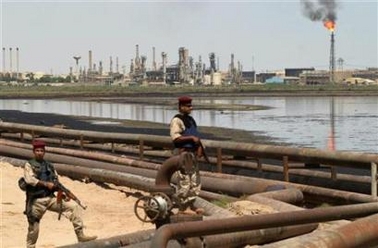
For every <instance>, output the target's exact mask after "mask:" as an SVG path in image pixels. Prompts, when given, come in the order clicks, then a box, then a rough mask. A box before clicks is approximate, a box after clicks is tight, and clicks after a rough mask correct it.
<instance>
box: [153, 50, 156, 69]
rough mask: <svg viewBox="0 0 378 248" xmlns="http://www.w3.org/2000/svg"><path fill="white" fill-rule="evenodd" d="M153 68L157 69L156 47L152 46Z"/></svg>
mask: <svg viewBox="0 0 378 248" xmlns="http://www.w3.org/2000/svg"><path fill="white" fill-rule="evenodd" d="M152 70H154V71H156V61H155V47H152Z"/></svg>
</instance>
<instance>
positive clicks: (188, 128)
mask: <svg viewBox="0 0 378 248" xmlns="http://www.w3.org/2000/svg"><path fill="white" fill-rule="evenodd" d="M178 109H179V113H178V114H177V115H175V116H174V117H173V119H172V120H171V123H170V136H171V138H172V141H173V144H174V146H175V154H182V153H184V152H185V153H186V154H185V155H184V154H182V158H183V159H182V161H181V162H180V168H179V170H178V171H177V172H176V175H177V179H178V183H177V188H176V193H175V195H174V196H175V198H176V201H177V202H178V204H179V211H180V212H182V213H188V214H202V213H203V209H201V208H196V207H195V206H194V201H195V198H196V197H197V196H198V194H199V192H200V189H201V180H200V174H199V168H198V163H197V158H199V157H202V155H203V150H202V149H203V147H202V145H201V140H200V138H199V133H198V131H197V124H196V122H195V120H194V118H193V117H192V116H190V114H191V112H192V110H193V106H192V98H190V97H188V96H182V97H179V98H178Z"/></svg>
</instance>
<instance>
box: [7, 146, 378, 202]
mask: <svg viewBox="0 0 378 248" xmlns="http://www.w3.org/2000/svg"><path fill="white" fill-rule="evenodd" d="M0 155H4V156H16V157H22V158H26V159H29V158H31V157H32V156H33V154H32V151H30V150H26V149H21V148H14V147H8V146H5V145H0ZM46 159H47V160H50V161H52V162H57V163H65V164H75V165H80V166H89V167H97V168H104V169H111V170H117V171H123V172H127V173H132V174H137V175H142V176H146V177H149V178H155V177H156V171H154V170H146V169H139V168H130V167H128V166H121V165H114V164H111V163H101V162H98V161H93V160H87V159H78V158H72V157H69V156H62V155H53V154H46ZM201 178H202V180H201V182H202V188H203V189H204V190H207V191H212V192H216V193H219V192H222V193H224V194H230V195H234V196H240V195H242V194H245V195H250V194H254V193H261V192H264V191H266V190H267V189H269V187H271V186H274V185H283V186H285V187H289V186H291V187H292V186H294V187H296V188H298V189H300V190H301V191H302V192H303V194H304V195H305V198H306V200H308V199H312V201H321V202H324V201H329V202H336V203H340V202H342V203H357V202H372V201H375V199H373V198H372V197H371V196H368V195H364V194H358V193H353V192H345V191H340V190H331V189H327V188H322V187H315V186H308V185H302V184H294V183H287V182H280V181H274V180H268V179H259V178H250V177H245V176H235V175H227V174H219V173H209V172H201Z"/></svg>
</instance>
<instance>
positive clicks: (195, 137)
mask: <svg viewBox="0 0 378 248" xmlns="http://www.w3.org/2000/svg"><path fill="white" fill-rule="evenodd" d="M192 139H193V142H194V143H196V144H199V143H200V138H198V137H197V136H193V138H192Z"/></svg>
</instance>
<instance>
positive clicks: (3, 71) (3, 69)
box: [3, 47, 5, 74]
mask: <svg viewBox="0 0 378 248" xmlns="http://www.w3.org/2000/svg"><path fill="white" fill-rule="evenodd" d="M3 74H5V47H3Z"/></svg>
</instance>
